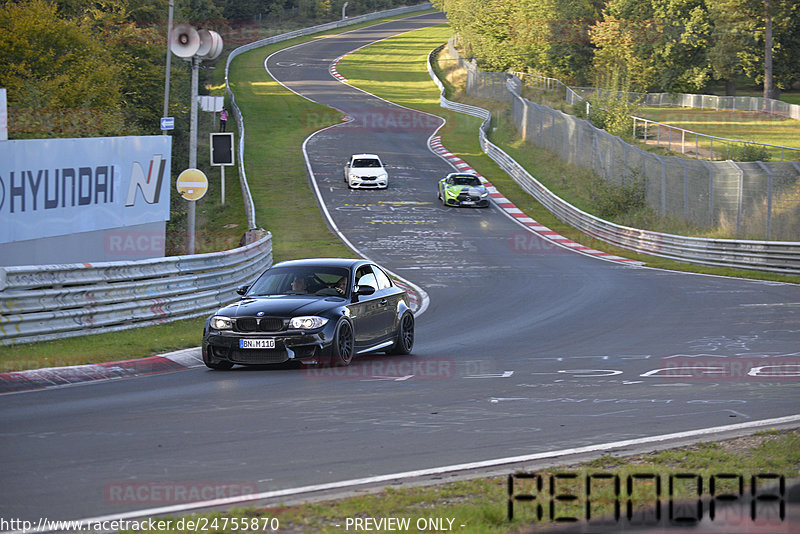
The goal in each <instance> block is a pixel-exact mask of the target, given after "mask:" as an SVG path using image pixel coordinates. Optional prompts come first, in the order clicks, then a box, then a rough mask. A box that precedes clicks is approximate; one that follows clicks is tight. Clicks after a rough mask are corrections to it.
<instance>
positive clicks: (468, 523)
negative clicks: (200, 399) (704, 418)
mask: <svg viewBox="0 0 800 534" xmlns="http://www.w3.org/2000/svg"><path fill="white" fill-rule="evenodd" d="M524 472H525V473H527V474H535V475H538V476H539V477H541V480H542V482H543V488H542V490H541V491H540V490H537V488H536V487H535V486H534V482H532V480H533V481H535V480H536V479H527V480H526V479H522V478H515V479H514V483H513V486H512V487H513V492H514V493H513V494H514V495H520V494H525V493H528V494H535V495H537V496H538V497H537V500H536V501H534V502H525V501H516V502H515V503H514V509H513V520H509V518H508V496H509V487H508V478H507V477H506V476H502V477H491V478H474V479H469V480H460V481H457V482H451V483H445V484H436V485H429V486H411V487H405V486H402V485H394V486H389V487H386V488H384V489H382V490H380V491H378V492H377V493H368V494H364V495H359V496H353V497H347V498H342V499H337V500H328V501H322V502H303V503H301V504H290V505H277V506H270V507H265V508H255V507H250V508H237V509H232V510H227V511H224V512H216V513H213V514H203V515H192V516H186V517H184V518H182V519H183V520H184V521H186V520H198V519H199V518H202V520H203V521H204V522H208V523H209V524H213V522H214V521H215V520H216V521H217V522H218V524H220V525H221V524H222V522H223V521H225V520H228V521H231V520H233V519H235V520H237V521H240V520H241V521H248V522H249V524H250V525H253V524H256V525H259V526H261V525H264V524H270V523H269V522H270V521H272V523H271V524H273V525H278V526H279V531H280V532H284V533H339V532H347V531H354V530H358V529H356V528H354V527H355V524H356V523H355V521H356V520H357V519H361V520H364V519H365V518H370V519H373V520H376V521H380V520H381V519H383V520H388V519H389V518H393V519H394V520H395V521H400V523H399V524H401V525H402V524H404V523H402V521H403V520H407V521H408V523H407V524H408V525H409V527H408V528H406V529H402V528H396V529H394V530H400V531H401V532H402V531H406V532H416V531H424V532H436V531H438V530H442V529H437V528H435V526H434V524H433V523H432V522H430V520H432V519H435V520H439V521H440V523H439V525H441V526H442V527H449V528H445V529H444V530H452V531H453V532H459V533H465V534H472V533H483V534H495V533H508V532H513V533H523V532H549V531H551V530H552V529H554V528H556V527H560V526H564V522H563V521H562V522H555V521H552V520H551V519H550V513H551V512H550V511H549V509H548V504H549V502H550V497H549V495H547V493H548V490H549V488H550V486H549V484H550V475H558V476H559V477H561V478H560V479H559V481H558V482H557V484H558V486H557V488H558V489H557V492H558V493H559V494H560V495H562V496H570V497H574V499H573V500H571V501H568V500H567V499H566V498H565V499H561V500H559V501H554V502H555V504H556V506H557V514H558V515H559V516H560V517H565V516H566V517H577V518H585V513H586V512H585V506H586V504H587V502H588V503H590V504H591V507H592V511H593V517H594V518H595V521H597V518H603V519H602V520H603V521H606V522H607V523H608V522H610V523H611V525H612V527H611V528H605V529H604V530H599V531H600V532H613V531H618V530H622V529H623V527H626V526H628V527H630V525H631V524H635V520H637V519H641V518H644V519H646V520H648V521H651V522H652V504H653V501H654V499H653V495H654V494H655V489H654V484H655V479H656V477H657V478H658V480H659V482H660V484H661V496H662V497H661V499H660V500H661V507H662V508H663V509H662V514H663V515H664V516H665V517H666V516H667V511H666V510H667V507H668V502H673V503H675V504H677V505H678V506H676V508H677V509H680V510H681V515H682V516H683V517H686V516H690V517H691V516H694V510H695V509H696V508H694V507H695V506H696V502H697V500H698V497H700V498H708V497H709V496H710V488H709V482H710V480H711V477H712V476H718V475H720V474H732V475H735V476H737V477H738V476H742V477H743V481H744V488H745V489H746V491H745V494H742V497H741V498H740V502H743V503H744V504H747V505H749V504H750V502H751V499H750V495H749V494H748V493H747V492H749V490H750V484H751V482H752V480H751V477H752V476H757V477H759V478H758V480H759V481H762V482H763V483H764V485H765V486H768V485H769V484H771V483H775V482H776V481H775V480H774V479H770V478H767V477H766V476H764V475H768V474H772V475H778V476H784V477H785V479H786V480H787V481H790V480H792V479H796V478H798V477H799V476H800V431H798V430H793V431H768V432H763V433H759V434H755V435H753V436H749V437H744V438H737V439H732V440H726V441H721V442H715V443H698V444H695V445H690V446H686V447H680V448H675V449H667V450H663V451H660V452H653V453H648V454H640V455H636V456H628V457H618V456H602V457H600V458H597V459H595V460H592V461H589V462H585V463H581V464H570V465H559V466H555V467H548V468H542V469H536V470H535V471H532V470H525V471H524ZM565 475H567V476H572V475H576V476H577V479H568V478H566V477H565ZM607 475H609V476H611V477H612V478H611V479H610V480H612V481H613V477H614V476H616V477H619V480H620V481H621V489H620V491H619V493H618V494H616V495H615V493H614V491H613V489H612V488H611V484H609V482H608V481H609V479H606V478H602V477H603V476H607ZM671 475H673V481H674V482H675V484H674V487H672V488H670V487H669V482H670V476H671ZM587 476H592V477H593V479H592V480H593V485H592V493H591V495H587V492H586V489H585V488H586V484H585V482H584V481H585V480H586V477H587ZM628 477H631V479H632V480H634V481H635V482H634V484H633V491H630V493H629V490H628V488H627V484H626V482H627V481H628ZM697 480H702V482H703V489H701V490H699V491H698V489H697V485H696V484H697ZM715 491H716V495H719V494H721V493H727V494H733V495H739V494H740V493H739V489H738V479H737V478H731V479H724V480H722V479H718V480H717V485H716V487H715ZM761 491H762V492H765V491H764V489H763V487H762V490H761ZM775 491H776V492H777V490H775ZM364 493H367V492H366V491H365V492H364ZM669 494H671V495H672V499H669V497H668V495H669ZM628 495H631V497H632V498H631V504H632V509H633V511H634V512H635V514H634V520H633V521H631V522H630V523H626V522H627V517H626V514H625V507H626V504H627V500H628ZM615 502H621V504H622V507H623V514H622V517H621V518H620V519H619V520H617V521H614V518H613V514H614V505H615ZM762 504H763V503H762ZM538 505H542V507H543V516H542V518H541V519H539V518H538V517H537V515H536V509H537V506H538ZM706 509H707V508H706ZM687 511H688V513H687ZM759 513H760V514H761V515H759V516H758V517H760V518H761V519H760V523H757V522H754V521H752V519H751V517H750V515H749V514H750V508H749V506H748V508H746V509H745V512H744V513H742V512H741V511H739V512H738V513H736V514H732V513H723V510H717V514H718V515H717V516H716V518H715V524H714V526H715V527H717V528H719V529H720V532H721V531H723V530H725V528H726V526H727V527H728V528H734V527H736V528H742V527H744V528H746V527H747V525H752V527H753V528H754V529H755V528H756V527H757V526H760V527H763V526H764V524H765V523H767V522H768V524H769V525H771V526H774V527H778V528H781V529H783V530H777V531H780V532H789V531H791V527H792V525H790V524H788V523H787V522H786V521H781V520H780V516H779V512H778V509H777V506H775V505H774V503H773V506H772V507H767V506H762V507H761V509H760V511H759ZM166 520H167V521H172V525H173V526H177V524H178V521H180V519H177V518H172V519H166ZM734 520H735V521H737V522H736V523H734V522H733V521H734ZM254 521H255V522H254ZM667 524H668V523H667ZM679 524H680V523H679ZM348 525H349V528H348ZM362 525H363V523H362ZM384 525H386V523H384ZM583 525H585V523H583ZM419 526H422V527H426V528H419ZM573 526H576V527H580V526H582V523H578V524H577V525H575V524H573ZM683 526H689V525H687V524H686V523H683ZM795 526H796V525H795ZM605 527H608V524H606V525H605ZM360 530H362V531H363V530H364V529H360ZM368 530H369V531H375V532H385V531H390V530H391V529H389V528H370V529H368ZM176 531H178V529H177V528H174V527H173V528H172V529H165V530H163V531H162V532H176ZM578 531H581V532H584V531H585V532H589V531H591V532H594V531H595V530H580V529H579V530H578ZM736 531H737V532H739V531H740V530H736ZM770 531H773V530H770ZM130 532H139V531H136V530H134V531H130ZM141 532H144V530H141ZM151 532H152V531H151Z"/></svg>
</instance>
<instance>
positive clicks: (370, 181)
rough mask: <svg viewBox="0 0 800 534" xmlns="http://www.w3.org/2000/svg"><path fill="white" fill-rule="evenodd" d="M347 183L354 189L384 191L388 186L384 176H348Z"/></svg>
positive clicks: (387, 180) (386, 178)
mask: <svg viewBox="0 0 800 534" xmlns="http://www.w3.org/2000/svg"><path fill="white" fill-rule="evenodd" d="M347 183H348V184H349V185H350V187H352V188H355V189H385V188H386V187H388V186H389V178H388V177H386V176H377V177H375V176H350V177H349V178H348V180H347Z"/></svg>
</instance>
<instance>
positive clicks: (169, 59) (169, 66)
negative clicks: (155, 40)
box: [161, 0, 175, 135]
mask: <svg viewBox="0 0 800 534" xmlns="http://www.w3.org/2000/svg"><path fill="white" fill-rule="evenodd" d="M174 9H175V7H174V4H173V0H169V17H168V20H167V73H166V75H165V76H164V114H163V115H161V116H162V117H169V77H170V72H171V70H172V50H171V46H172V14H173V11H174ZM161 133H162V134H163V135H167V130H161Z"/></svg>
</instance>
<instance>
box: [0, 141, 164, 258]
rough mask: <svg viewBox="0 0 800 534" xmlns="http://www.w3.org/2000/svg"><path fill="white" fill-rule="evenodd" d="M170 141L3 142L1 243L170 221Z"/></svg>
mask: <svg viewBox="0 0 800 534" xmlns="http://www.w3.org/2000/svg"><path fill="white" fill-rule="evenodd" d="M171 151H172V138H171V137H169V136H161V135H159V136H128V137H97V138H83V139H25V140H15V141H4V142H0V244H3V243H12V242H17V241H29V240H33V239H41V238H48V237H56V236H63V235H68V234H79V233H84V232H94V231H97V230H107V229H112V228H124V227H130V226H139V225H145V224H149V223H155V222H163V221H167V220H169V187H170V155H171Z"/></svg>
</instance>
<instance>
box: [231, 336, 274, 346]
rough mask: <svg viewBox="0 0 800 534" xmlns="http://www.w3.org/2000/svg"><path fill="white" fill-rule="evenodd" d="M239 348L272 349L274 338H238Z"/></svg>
mask: <svg viewBox="0 0 800 534" xmlns="http://www.w3.org/2000/svg"><path fill="white" fill-rule="evenodd" d="M239 348H240V349H274V348H275V340H274V339H272V338H269V339H240V340H239Z"/></svg>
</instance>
